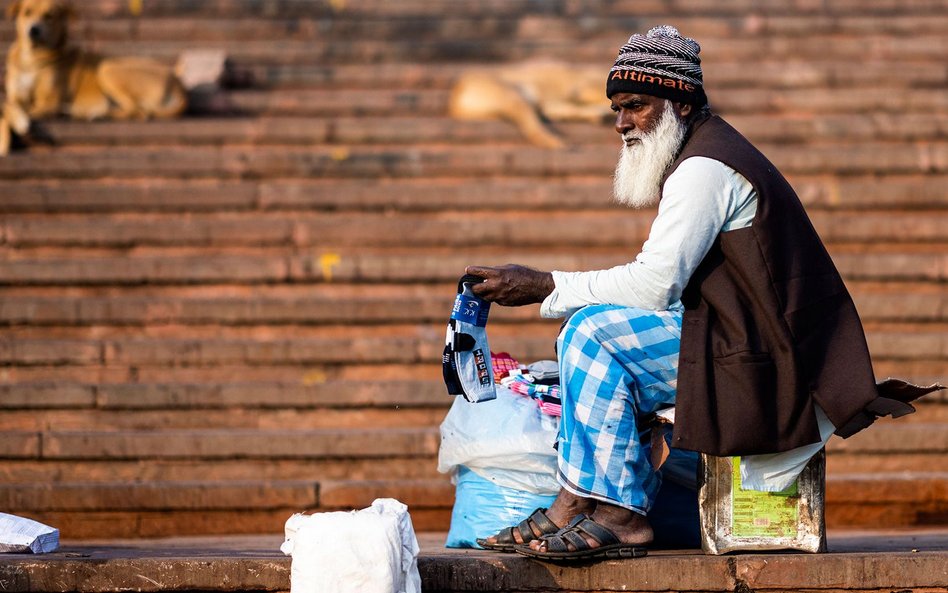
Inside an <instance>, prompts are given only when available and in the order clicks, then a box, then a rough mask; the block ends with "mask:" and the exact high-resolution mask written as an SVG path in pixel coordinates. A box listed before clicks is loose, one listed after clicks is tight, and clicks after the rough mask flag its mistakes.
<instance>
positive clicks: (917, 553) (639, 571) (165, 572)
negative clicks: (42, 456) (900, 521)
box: [0, 529, 948, 593]
mask: <svg viewBox="0 0 948 593" xmlns="http://www.w3.org/2000/svg"><path fill="white" fill-rule="evenodd" d="M419 540H420V542H421V544H422V556H421V558H420V559H419V570H420V571H421V575H422V584H423V588H424V590H425V591H439V592H445V593H446V592H454V591H456V592H462V591H465V592H477V591H484V592H487V591H490V592H497V591H548V592H553V591H562V592H567V591H577V592H578V591H595V592H600V593H602V592H607V591H626V592H635V591H640V592H643V593H644V592H657V591H669V590H673V591H695V592H697V591H703V592H711V591H756V592H763V591H770V592H774V593H776V592H789V591H800V590H807V591H827V592H829V591H834V592H839V591H866V592H868V591H883V590H885V591H892V590H893V589H913V590H916V591H934V590H940V591H943V590H945V588H946V587H948V530H945V529H940V530H934V531H932V530H928V531H905V532H888V533H880V532H876V533H868V532H862V533H859V532H855V533H849V534H845V533H838V534H830V549H831V552H830V553H827V554H818V555H815V554H746V555H734V556H705V555H703V554H701V553H700V552H698V551H694V550H686V551H668V550H666V551H654V552H652V553H651V554H650V555H649V556H648V557H646V558H641V559H636V560H623V561H610V562H602V563H598V564H592V565H588V566H579V567H562V566H556V565H552V564H545V563H542V562H537V561H534V560H530V559H528V558H524V557H521V556H517V555H515V554H498V553H492V552H485V551H480V550H453V549H452V550H449V549H445V548H443V547H442V542H443V541H444V535H443V534H432V533H426V534H421V535H420V537H419ZM281 541H282V538H281V537H280V536H276V535H266V536H237V537H214V538H208V537H201V538H174V539H162V540H113V541H102V542H91V543H83V544H82V545H69V544H67V545H65V546H64V547H63V548H61V549H60V551H58V552H55V553H53V554H47V555H43V556H33V555H4V556H0V591H4V592H6V591H9V592H20V591H39V592H57V593H60V592H71V591H85V592H103V593H107V592H113V591H114V592H118V591H128V590H134V591H172V590H177V591H181V590H186V591H195V592H197V591H287V590H289V586H290V564H291V560H290V559H289V558H287V557H284V556H283V555H282V554H281V553H280V551H279V545H280V543H281Z"/></svg>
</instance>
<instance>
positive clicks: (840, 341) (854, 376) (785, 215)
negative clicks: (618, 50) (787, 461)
mask: <svg viewBox="0 0 948 593" xmlns="http://www.w3.org/2000/svg"><path fill="white" fill-rule="evenodd" d="M693 156H704V157H708V158H711V159H714V160H716V161H720V162H722V163H724V164H725V165H727V166H729V167H731V168H732V169H734V170H735V171H737V172H738V173H740V174H741V175H743V176H744V177H745V178H746V179H747V180H748V181H750V183H751V184H752V185H753V186H754V189H755V190H756V192H757V199H758V202H757V214H756V216H755V217H754V221H753V224H752V226H750V227H747V228H742V229H738V230H733V231H728V232H723V233H721V234H720V235H719V236H718V238H717V240H716V241H715V242H714V244H713V245H712V247H711V249H710V251H709V252H708V254H707V256H706V257H705V258H704V260H703V261H702V262H701V264H700V265H699V266H698V269H697V270H696V271H695V273H694V275H693V276H692V277H691V280H690V282H689V283H688V286H687V287H686V288H685V291H684V294H683V295H682V302H683V303H684V305H685V309H686V310H685V313H684V317H683V321H682V332H681V355H680V360H679V370H678V396H677V398H678V399H677V407H676V413H675V416H676V418H675V431H674V435H673V446H675V447H678V448H682V449H690V450H695V451H701V452H704V453H710V454H712V455H720V456H724V455H748V454H756V453H775V452H778V451H786V450H788V449H792V448H795V447H799V446H802V445H806V444H810V443H814V442H816V441H818V440H820V435H819V429H818V427H817V422H816V416H815V410H814V406H813V404H814V402H815V403H818V404H819V405H820V407H822V408H823V410H824V411H825V412H826V414H827V416H828V417H829V419H830V420H831V421H832V422H833V424H834V425H835V426H837V427H840V426H843V425H845V424H846V423H847V422H848V421H850V420H851V419H853V418H854V417H856V416H857V415H858V414H859V413H860V412H861V411H862V410H863V408H865V407H866V406H867V405H868V404H869V403H870V402H871V401H873V400H874V399H875V398H876V397H877V391H876V386H875V379H874V377H873V373H872V365H871V362H870V359H869V349H868V347H867V345H866V338H865V334H864V332H863V328H862V324H861V322H860V320H859V316H858V315H857V313H856V308H855V306H854V305H853V301H852V298H851V297H850V296H849V293H848V292H847V290H846V287H845V286H844V285H843V280H842V278H840V275H839V272H837V271H836V267H835V266H834V265H833V262H832V260H831V259H830V257H829V254H828V253H827V252H826V249H825V248H824V247H823V243H822V242H821V241H820V239H819V237H818V236H817V234H816V231H815V230H814V229H813V226H812V224H811V223H810V220H809V218H807V215H806V212H805V211H804V209H803V205H802V204H801V203H800V200H799V199H798V198H797V195H796V194H795V193H794V191H793V189H792V188H791V187H790V184H789V183H787V181H786V180H785V179H784V178H783V176H782V175H781V174H780V173H779V172H778V171H777V168H776V167H774V165H773V164H772V163H771V162H770V161H768V160H767V158H766V157H764V155H763V154H761V153H760V151H758V150H757V149H756V148H754V147H753V146H752V145H751V143H750V142H748V141H747V139H745V138H744V137H743V136H742V135H741V134H740V133H738V132H737V131H736V130H735V129H734V128H732V127H731V126H730V125H728V124H727V123H726V122H725V121H724V120H722V119H721V118H719V117H717V116H712V117H705V118H703V119H700V120H698V121H697V122H696V123H695V124H694V125H693V126H692V128H691V133H690V137H689V138H688V140H687V141H686V142H685V145H684V147H683V148H682V152H681V155H680V156H679V157H678V159H677V160H676V161H675V162H674V163H673V164H672V166H671V168H670V169H669V172H668V174H666V179H667V176H668V175H670V174H671V173H672V172H673V171H674V170H675V169H676V168H677V167H678V165H679V164H681V162H682V161H684V160H685V159H687V158H689V157H693Z"/></svg>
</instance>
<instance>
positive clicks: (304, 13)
mask: <svg viewBox="0 0 948 593" xmlns="http://www.w3.org/2000/svg"><path fill="white" fill-rule="evenodd" d="M131 6H132V5H129V4H128V3H127V2H123V1H119V0H107V1H100V2H97V3H94V4H90V5H88V6H83V14H84V15H86V16H87V17H93V16H94V17H96V18H129V17H130V16H132V15H133V13H132V10H131ZM856 8H858V9H859V10H854V9H856ZM941 8H942V4H941V3H940V2H939V1H938V0H915V1H914V2H912V3H910V4H904V3H902V2H899V0H876V1H875V2H873V3H871V4H868V5H866V3H865V2H864V0H838V1H837V2H834V3H833V4H832V5H822V4H801V5H797V4H787V3H786V2H782V1H780V0H728V1H726V2H720V1H712V0H698V1H695V2H692V3H689V4H688V5H676V4H671V5H669V4H668V3H667V2H662V1H660V0H648V1H646V2H643V1H641V0H622V1H619V2H606V1H604V0H592V1H590V2H585V3H583V4H573V3H569V2H555V3H549V2H537V1H536V0H488V1H485V2H480V3H478V4H476V5H470V6H468V5H458V4H456V3H455V2H452V1H451V0H405V1H402V2H398V3H391V2H386V1H385V0H366V1H363V2H359V3H355V4H345V5H334V4H332V3H330V2H325V3H324V2H319V3H313V2H306V1H300V0H273V1H271V2H268V3H266V4H260V3H257V2H252V1H248V0H218V1H216V2H213V3H210V4H204V3H195V2H193V0H166V1H165V2H162V3H159V4H151V3H150V4H144V3H143V4H142V5H141V7H140V10H137V11H136V12H135V13H134V15H135V16H141V17H144V18H156V17H178V18H181V17H190V18H233V17H234V15H242V16H246V17H256V18H261V19H263V18H284V19H286V18H320V19H324V18H327V17H334V18H337V19H338V18H345V17H349V18H362V19H372V18H376V19H381V18H385V19H399V18H431V15H434V14H437V15H453V16H456V17H467V16H478V17H481V18H483V17H484V15H485V14H487V15H491V17H493V18H497V17H511V16H513V17H517V16H533V15H555V16H563V17H579V16H582V15H584V14H587V13H593V14H597V13H598V14H602V15H604V16H608V17H610V18H615V17H617V16H622V15H629V16H631V15H659V16H662V17H663V18H667V17H669V16H672V15H673V16H676V17H677V16H683V17H692V18H694V17H696V16H698V15H700V16H704V17H708V16H722V17H723V16H730V17H745V16H747V15H748V14H750V13H752V12H753V14H754V15H755V16H757V15H758V14H759V15H760V16H759V17H758V18H766V17H768V16H769V17H774V18H778V17H779V18H791V19H793V18H796V19H801V18H804V17H812V16H820V15H826V16H833V17H844V16H847V15H854V14H858V15H863V16H866V17H868V16H876V17H879V16H887V17H890V16H891V17H898V16H900V15H903V16H904V15H922V16H929V15H933V16H936V17H937V16H938V15H940V14H941V12H940V9H941Z"/></svg>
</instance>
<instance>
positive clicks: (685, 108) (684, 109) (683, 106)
mask: <svg viewBox="0 0 948 593" xmlns="http://www.w3.org/2000/svg"><path fill="white" fill-rule="evenodd" d="M675 109H677V110H678V114H679V115H680V116H681V117H688V116H689V115H691V110H692V106H691V103H675Z"/></svg>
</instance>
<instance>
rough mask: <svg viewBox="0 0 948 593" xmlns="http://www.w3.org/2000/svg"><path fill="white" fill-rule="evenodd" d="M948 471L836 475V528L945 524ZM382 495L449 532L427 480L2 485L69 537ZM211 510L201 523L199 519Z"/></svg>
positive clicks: (435, 489)
mask: <svg viewBox="0 0 948 593" xmlns="http://www.w3.org/2000/svg"><path fill="white" fill-rule="evenodd" d="M946 487H948V474H946V473H944V472H942V473H903V474H894V475H879V474H874V475H852V476H840V477H835V476H829V477H828V478H827V489H826V522H827V526H828V527H830V528H840V527H851V526H873V527H876V528H892V527H907V526H917V525H926V524H929V525H930V524H942V523H943V522H944V518H945V517H944V515H945V513H946V512H948V504H946V500H948V499H946V498H945V496H944V490H945V488H946ZM379 497H392V498H396V499H398V500H400V501H402V502H404V503H405V504H407V505H408V506H409V509H410V512H411V513H412V521H413V523H414V526H415V528H416V529H418V530H446V529H447V527H448V523H449V516H450V509H451V506H452V504H453V502H454V488H453V486H452V485H451V484H450V482H449V481H448V480H447V478H446V477H441V478H437V479H426V480H367V481H362V480H339V481H335V480H321V481H318V482H315V481H277V482H259V481H255V482H233V483H219V482H178V483H171V482H164V483H162V482H151V483H145V484H116V483H105V484H55V485H53V484H42V485H33V484H14V485H3V486H0V500H2V501H3V507H4V508H5V509H9V510H10V511H11V512H13V513H18V514H27V515H29V516H30V517H33V518H35V519H37V520H40V521H44V522H47V523H49V524H53V525H56V526H58V527H59V529H60V530H61V532H62V534H63V537H68V538H70V539H88V538H90V537H98V538H101V537H155V536H162V535H164V536H167V535H171V534H173V535H191V534H198V533H200V534H212V533H220V534H224V533H230V534H234V533H259V532H260V531H261V526H263V525H266V524H267V523H270V527H269V529H266V528H265V529H263V531H267V530H275V529H277V526H278V525H280V524H281V523H280V522H274V521H275V519H276V518H277V516H278V515H279V514H283V520H284V521H285V519H286V518H287V517H288V516H289V515H290V514H292V513H293V512H299V511H303V510H310V511H313V510H315V511H328V510H337V509H338V510H341V509H351V508H362V507H365V506H368V505H370V504H371V502H372V501H373V500H374V499H376V498H379ZM197 516H200V517H203V519H202V520H200V521H193V518H194V517H197Z"/></svg>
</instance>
